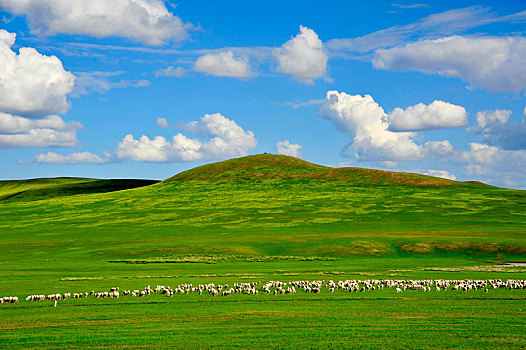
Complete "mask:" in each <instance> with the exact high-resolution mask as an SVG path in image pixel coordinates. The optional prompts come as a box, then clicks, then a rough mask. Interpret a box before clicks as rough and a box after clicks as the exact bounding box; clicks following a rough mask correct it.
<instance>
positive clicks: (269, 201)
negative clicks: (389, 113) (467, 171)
mask: <svg viewBox="0 0 526 350" xmlns="http://www.w3.org/2000/svg"><path fill="white" fill-rule="evenodd" d="M2 184H3V187H1V188H2V190H0V191H1V192H0V195H1V196H3V198H4V199H3V200H0V214H1V215H0V231H1V232H3V233H4V234H7V233H8V232H9V233H12V232H16V233H17V234H16V240H15V241H16V242H24V241H32V242H39V240H38V239H36V236H35V233H37V234H38V235H45V234H46V232H52V233H53V234H52V235H51V236H50V237H47V238H46V239H47V240H51V241H54V240H56V241H57V242H60V244H59V243H57V244H58V245H59V246H60V245H63V244H73V245H78V238H79V237H81V238H82V239H81V240H82V242H84V243H83V244H82V245H81V246H82V247H81V248H79V250H75V251H71V252H70V251H65V252H61V254H65V256H69V255H70V254H74V255H75V256H77V257H79V258H80V257H84V255H83V254H87V252H88V251H90V252H91V253H89V256H91V257H94V256H97V257H98V258H101V259H104V260H105V261H109V260H114V259H116V260H118V259H122V258H129V259H135V258H141V259H142V258H145V259H149V258H152V259H160V258H163V257H166V256H174V255H181V254H183V255H184V254H205V255H206V254H231V255H239V254H241V255H247V256H270V255H291V254H292V255H300V256H305V255H316V256H328V257H333V256H336V257H352V256H356V255H358V256H399V255H400V254H402V255H404V254H439V255H440V254H449V253H456V254H457V253H460V254H468V255H469V254H479V255H480V254H482V255H484V254H486V255H488V256H490V255H491V256H497V255H498V254H508V255H510V256H515V257H517V255H521V254H523V253H525V252H526V244H525V242H524V233H525V232H524V227H526V226H525V224H526V217H525V216H524V212H526V211H525V210H524V208H525V205H526V192H525V191H518V190H508V189H501V188H496V187H490V186H484V185H482V184H476V183H462V182H455V181H451V180H445V179H440V178H434V177H430V176H424V175H418V174H408V173H396V172H388V171H380V170H371V169H362V168H330V167H324V166H320V165H316V164H312V163H308V162H305V161H303V160H300V159H297V158H293V157H288V156H281V155H270V154H263V155H256V156H248V157H242V158H235V159H231V160H227V161H223V162H218V163H212V164H208V165H204V166H201V167H197V168H195V169H192V170H189V171H185V172H182V173H180V174H178V175H176V176H174V177H172V178H170V179H167V180H165V181H163V182H160V183H156V184H153V185H148V186H143V187H137V188H133V189H129V190H126V191H116V190H117V189H123V188H127V186H129V187H132V186H131V185H134V186H135V185H145V184H147V182H145V181H142V180H137V182H134V181H131V180H92V179H54V180H50V179H43V180H27V181H20V182H16V181H15V182H4V183H2ZM130 184H131V185H130ZM110 191H113V192H110ZM90 192H92V193H90ZM101 192H107V193H101ZM79 194H82V195H79ZM108 232H111V234H109V235H108ZM0 235H1V233H0ZM12 237H15V236H13V235H12V234H11V235H4V236H1V237H0V238H2V239H4V240H7V241H9V240H10V239H13V238H12ZM106 241H111V242H118V243H112V244H111V245H105V244H104V242H106ZM68 242H69V243H68ZM93 244H95V246H93ZM4 247H6V246H5V245H4ZM12 247H13V246H11V248H12ZM25 248H27V246H24V249H25ZM0 249H1V246H0ZM86 249H87V250H86ZM0 253H1V252H0ZM9 254H12V253H9ZM9 254H8V255H7V256H9ZM24 254H25V255H27V254H31V251H29V252H27V251H26V252H24ZM94 254H95V255H94Z"/></svg>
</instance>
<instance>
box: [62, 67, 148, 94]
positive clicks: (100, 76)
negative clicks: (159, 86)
mask: <svg viewBox="0 0 526 350" xmlns="http://www.w3.org/2000/svg"><path fill="white" fill-rule="evenodd" d="M124 73H125V72H122V71H116V72H98V71H95V72H80V73H75V75H76V81H75V87H74V89H73V91H72V92H71V94H70V96H71V97H81V96H84V95H89V94H91V93H98V94H105V93H106V92H108V91H110V90H111V89H117V88H127V87H134V88H142V87H147V86H149V85H150V82H149V81H148V80H145V79H140V80H123V79H121V80H118V81H113V80H112V77H115V76H119V75H122V74H124Z"/></svg>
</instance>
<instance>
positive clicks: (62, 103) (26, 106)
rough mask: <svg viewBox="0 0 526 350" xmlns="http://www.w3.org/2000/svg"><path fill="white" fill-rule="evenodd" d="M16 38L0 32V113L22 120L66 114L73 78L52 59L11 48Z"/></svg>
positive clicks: (25, 48) (24, 48)
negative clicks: (20, 116) (13, 115)
mask: <svg viewBox="0 0 526 350" xmlns="http://www.w3.org/2000/svg"><path fill="white" fill-rule="evenodd" d="M15 39H16V34H13V33H9V32H7V31H5V30H3V29H0V111H2V112H7V113H13V114H18V115H24V116H43V115H49V114H55V113H59V114H60V113H65V112H66V111H67V110H68V108H69V103H68V101H67V98H66V96H67V94H69V93H70V92H71V90H72V89H73V85H74V82H75V77H74V76H73V74H71V73H70V72H67V71H66V70H64V67H63V66H62V62H61V61H60V60H59V59H58V58H57V57H55V56H44V55H42V54H40V53H39V52H38V51H36V50H35V49H33V48H30V47H23V48H21V49H20V50H19V53H18V54H17V53H16V52H14V51H13V50H12V49H11V47H12V46H13V45H14V43H15Z"/></svg>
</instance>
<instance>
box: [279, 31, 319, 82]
mask: <svg viewBox="0 0 526 350" xmlns="http://www.w3.org/2000/svg"><path fill="white" fill-rule="evenodd" d="M274 57H275V58H276V60H277V62H278V67H277V70H278V71H279V72H281V73H285V74H290V75H292V76H293V77H294V78H295V79H297V80H299V81H301V82H304V83H307V84H313V83H314V79H317V78H321V77H323V76H324V75H325V72H326V70H327V61H328V58H329V57H328V56H327V53H326V50H325V48H324V46H323V43H322V41H321V40H320V38H319V37H318V35H317V34H316V33H315V32H314V30H312V29H309V28H307V27H304V26H300V33H299V34H298V35H296V36H295V37H294V38H292V39H290V40H289V41H287V42H286V43H285V44H283V46H281V47H279V48H276V49H275V50H274Z"/></svg>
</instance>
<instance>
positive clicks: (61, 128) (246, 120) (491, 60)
mask: <svg viewBox="0 0 526 350" xmlns="http://www.w3.org/2000/svg"><path fill="white" fill-rule="evenodd" d="M525 57H526V5H524V1H506V2H495V1H486V2H484V1H477V2H473V1H427V2H407V1H374V2H363V1H345V2H340V3H337V4H330V5H329V4H328V3H327V2H321V1H309V2H303V3H301V4H300V3H298V2H297V1H280V2H273V1H270V2H261V3H258V4H255V3H250V2H243V1H230V2H226V3H224V2H223V3H220V2H216V1H181V2H176V1H164V2H163V1H159V0H93V1H89V2H86V1H80V0H78V1H72V0H0V178H2V179H22V178H34V177H52V176H82V177H96V178H150V179H164V178H167V177H169V176H172V175H173V174H175V173H178V172H180V171H183V170H186V169H189V168H192V167H195V166H198V165H201V164H204V163H208V162H211V161H216V160H223V159H228V158H231V157H237V156H243V155H247V154H257V153H263V152H271V153H283V154H289V155H294V156H299V157H301V158H303V159H305V160H308V161H311V162H314V163H318V164H324V165H331V166H358V167H371V168H380V169H386V170H394V171H408V172H418V173H423V174H430V175H433V176H442V177H447V178H453V179H457V180H462V181H463V180H478V181H483V182H487V183H490V184H494V185H498V186H503V187H513V188H523V189H526V175H525V174H526V121H525V118H526V117H525V114H526V94H525V93H526V59H525Z"/></svg>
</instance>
